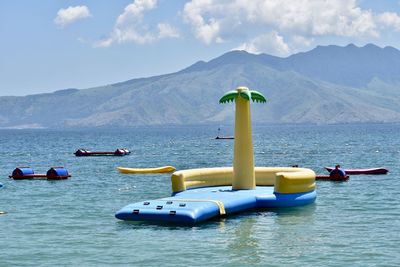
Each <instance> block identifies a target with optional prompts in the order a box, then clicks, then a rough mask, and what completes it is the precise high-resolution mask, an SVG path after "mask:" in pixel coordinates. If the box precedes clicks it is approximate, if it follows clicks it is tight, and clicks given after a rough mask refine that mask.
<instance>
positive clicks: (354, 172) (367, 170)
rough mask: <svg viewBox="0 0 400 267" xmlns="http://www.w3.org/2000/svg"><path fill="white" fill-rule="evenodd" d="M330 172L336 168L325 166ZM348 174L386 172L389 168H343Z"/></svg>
mask: <svg viewBox="0 0 400 267" xmlns="http://www.w3.org/2000/svg"><path fill="white" fill-rule="evenodd" d="M325 169H326V170H327V171H328V172H331V171H332V170H333V169H335V168H331V167H325ZM343 170H344V171H345V172H346V174H386V173H388V171H389V170H387V169H385V168H369V169H343Z"/></svg>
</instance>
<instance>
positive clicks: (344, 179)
mask: <svg viewBox="0 0 400 267" xmlns="http://www.w3.org/2000/svg"><path fill="white" fill-rule="evenodd" d="M349 178H350V176H348V175H346V176H338V177H331V176H330V175H320V174H317V175H316V176H315V179H316V180H330V181H347V180H349Z"/></svg>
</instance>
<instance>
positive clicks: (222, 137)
mask: <svg viewBox="0 0 400 267" xmlns="http://www.w3.org/2000/svg"><path fill="white" fill-rule="evenodd" d="M215 139H235V137H233V136H217V137H215Z"/></svg>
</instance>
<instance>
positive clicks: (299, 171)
mask: <svg viewBox="0 0 400 267" xmlns="http://www.w3.org/2000/svg"><path fill="white" fill-rule="evenodd" d="M254 171H255V180H256V185H257V186H274V192H275V193H282V194H292V193H304V192H310V191H313V190H315V172H314V171H312V170H310V169H306V168H292V167H255V168H254ZM232 180H233V167H219V168H201V169H189V170H182V171H176V172H174V173H173V174H172V176H171V182H172V192H173V193H177V192H181V191H184V190H187V189H193V188H199V187H209V186H228V185H232Z"/></svg>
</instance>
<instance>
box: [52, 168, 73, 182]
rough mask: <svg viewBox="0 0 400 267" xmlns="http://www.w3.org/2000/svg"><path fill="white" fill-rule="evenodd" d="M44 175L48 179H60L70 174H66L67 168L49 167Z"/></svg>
mask: <svg viewBox="0 0 400 267" xmlns="http://www.w3.org/2000/svg"><path fill="white" fill-rule="evenodd" d="M46 177H47V179H49V180H60V179H68V177H71V175H69V174H68V171H67V169H65V168H64V167H51V168H50V169H49V170H48V171H47V173H46Z"/></svg>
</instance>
